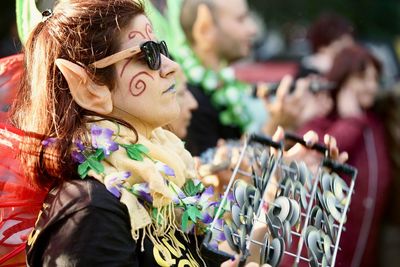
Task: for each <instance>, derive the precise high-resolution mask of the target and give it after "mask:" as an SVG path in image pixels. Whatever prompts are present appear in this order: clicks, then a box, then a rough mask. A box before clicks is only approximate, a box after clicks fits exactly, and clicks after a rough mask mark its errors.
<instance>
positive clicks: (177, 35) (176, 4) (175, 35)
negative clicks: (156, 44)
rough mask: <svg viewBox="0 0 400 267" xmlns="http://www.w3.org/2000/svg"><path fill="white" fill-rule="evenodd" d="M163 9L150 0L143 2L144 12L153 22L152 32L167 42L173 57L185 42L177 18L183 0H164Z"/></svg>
mask: <svg viewBox="0 0 400 267" xmlns="http://www.w3.org/2000/svg"><path fill="white" fill-rule="evenodd" d="M165 2H166V7H165V10H163V11H160V10H158V9H157V8H156V7H155V6H154V5H153V4H152V3H151V1H150V0H147V1H146V2H145V5H146V13H147V16H148V17H149V19H150V21H151V23H152V24H153V28H154V32H155V34H156V36H157V37H158V39H159V40H164V41H166V42H167V44H168V47H169V49H170V51H169V52H170V53H171V55H172V56H173V57H174V58H175V57H176V52H177V51H179V49H180V48H181V47H182V46H183V45H184V43H185V39H186V38H185V34H184V33H183V30H182V27H181V23H180V20H179V17H180V13H181V5H182V2H183V0H166V1H165Z"/></svg>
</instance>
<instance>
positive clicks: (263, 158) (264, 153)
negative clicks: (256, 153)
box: [260, 149, 269, 169]
mask: <svg viewBox="0 0 400 267" xmlns="http://www.w3.org/2000/svg"><path fill="white" fill-rule="evenodd" d="M268 160H269V153H268V150H267V149H264V150H263V151H262V152H261V156H260V167H261V169H265V168H267V164H268Z"/></svg>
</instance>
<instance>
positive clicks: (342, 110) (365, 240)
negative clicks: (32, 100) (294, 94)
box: [299, 45, 391, 267]
mask: <svg viewBox="0 0 400 267" xmlns="http://www.w3.org/2000/svg"><path fill="white" fill-rule="evenodd" d="M380 70H381V65H380V63H379V62H378V60H377V59H376V58H375V57H374V56H373V55H372V54H371V53H370V52H368V51H367V50H366V49H365V48H363V47H361V46H357V45H354V46H349V47H346V48H343V49H342V50H341V51H340V52H339V53H338V54H337V56H336V57H335V58H334V60H333V63H332V67H331V69H330V71H328V73H327V74H326V78H327V79H328V80H329V81H331V82H334V83H335V84H336V87H335V89H334V90H332V91H331V97H332V100H333V106H332V110H331V112H330V113H329V114H328V115H327V116H325V117H320V118H316V119H313V120H311V121H309V122H308V123H306V124H305V125H303V126H302V127H301V128H300V129H299V133H304V132H306V131H308V130H314V131H316V132H317V133H319V134H322V133H328V134H330V135H332V136H334V137H335V138H336V139H337V142H338V146H339V147H341V148H343V149H344V150H346V151H347V152H348V153H349V164H350V165H353V166H355V167H356V168H357V169H358V177H357V183H356V186H355V194H354V195H353V197H352V200H351V205H350V211H349V214H348V218H347V223H346V231H345V232H343V234H342V240H341V252H340V253H339V254H338V258H337V264H336V266H351V267H356V266H377V264H378V263H377V259H378V246H379V243H378V240H379V238H378V237H379V233H380V224H381V222H382V216H383V212H384V209H385V207H386V205H387V203H388V202H387V200H388V195H389V194H388V192H389V191H388V190H389V187H390V182H391V166H390V159H389V148H388V144H387V143H386V140H387V139H386V132H385V128H384V125H383V124H382V121H381V119H379V115H378V114H377V113H376V112H375V111H374V109H373V107H374V102H375V98H376V95H377V93H378V88H379V83H378V81H379V74H380ZM308 105H309V106H312V105H314V107H315V110H317V109H318V106H319V105H320V103H319V102H318V101H313V100H312V98H311V97H310V98H309V100H308Z"/></svg>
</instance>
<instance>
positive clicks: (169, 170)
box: [156, 161, 175, 176]
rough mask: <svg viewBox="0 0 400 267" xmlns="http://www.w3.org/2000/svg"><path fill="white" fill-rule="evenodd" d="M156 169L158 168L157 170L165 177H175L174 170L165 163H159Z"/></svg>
mask: <svg viewBox="0 0 400 267" xmlns="http://www.w3.org/2000/svg"><path fill="white" fill-rule="evenodd" d="M156 168H157V170H158V171H159V172H161V173H162V174H164V175H167V176H175V172H174V170H173V169H172V168H171V167H169V166H168V165H167V164H164V163H162V162H160V161H158V162H157V163H156Z"/></svg>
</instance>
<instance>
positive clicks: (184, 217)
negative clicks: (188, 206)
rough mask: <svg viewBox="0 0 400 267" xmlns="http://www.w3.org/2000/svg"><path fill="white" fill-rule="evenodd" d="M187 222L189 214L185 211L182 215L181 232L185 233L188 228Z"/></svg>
mask: <svg viewBox="0 0 400 267" xmlns="http://www.w3.org/2000/svg"><path fill="white" fill-rule="evenodd" d="M188 222H189V214H188V212H187V210H185V212H184V213H183V215H182V230H183V231H184V232H185V231H186V229H187V227H188Z"/></svg>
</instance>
